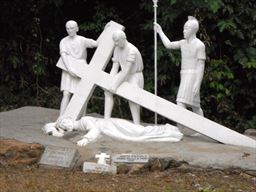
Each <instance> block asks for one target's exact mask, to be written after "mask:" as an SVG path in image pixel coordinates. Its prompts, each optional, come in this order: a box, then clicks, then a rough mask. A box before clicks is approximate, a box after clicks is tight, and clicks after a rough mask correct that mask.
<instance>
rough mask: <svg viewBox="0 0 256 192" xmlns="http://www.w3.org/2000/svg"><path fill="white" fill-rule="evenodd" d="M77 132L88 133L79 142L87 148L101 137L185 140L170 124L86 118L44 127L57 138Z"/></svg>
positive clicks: (65, 120) (142, 140)
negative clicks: (149, 124) (143, 124)
mask: <svg viewBox="0 0 256 192" xmlns="http://www.w3.org/2000/svg"><path fill="white" fill-rule="evenodd" d="M76 130H77V131H88V132H87V133H86V134H85V135H84V136H83V138H82V139H81V140H80V141H78V142H77V145H79V146H86V145H87V144H88V143H91V142H95V141H96V140H97V139H98V138H99V137H100V136H101V135H107V136H110V137H114V138H116V139H121V140H128V141H138V142H147V141H158V142H161V141H162V142H178V141H180V140H181V139H182V138H183V134H182V133H181V132H180V131H179V129H178V128H177V127H175V126H173V125H170V124H165V125H158V126H142V125H135V124H133V123H131V122H129V121H127V120H124V119H118V118H110V119H101V118H95V117H89V116H85V117H82V118H81V119H80V120H78V121H72V120H71V119H68V118H66V119H60V120H58V121H57V122H56V123H48V124H46V125H45V126H44V127H43V131H44V132H45V133H47V134H49V135H53V136H57V137H62V136H63V135H64V133H65V131H68V132H69V131H76Z"/></svg>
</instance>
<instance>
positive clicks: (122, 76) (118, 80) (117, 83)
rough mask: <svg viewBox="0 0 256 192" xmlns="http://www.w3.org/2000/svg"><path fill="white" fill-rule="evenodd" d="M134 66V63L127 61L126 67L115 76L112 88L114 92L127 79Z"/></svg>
mask: <svg viewBox="0 0 256 192" xmlns="http://www.w3.org/2000/svg"><path fill="white" fill-rule="evenodd" d="M131 68H132V63H131V62H129V61H127V62H126V64H125V68H124V69H122V70H121V71H120V72H119V73H117V75H116V76H115V78H114V79H115V80H114V82H113V84H112V86H111V88H110V90H111V91H112V92H115V91H116V90H117V88H118V87H119V86H120V85H121V84H122V83H123V82H124V81H125V79H126V78H127V76H128V75H129V74H130V71H131Z"/></svg>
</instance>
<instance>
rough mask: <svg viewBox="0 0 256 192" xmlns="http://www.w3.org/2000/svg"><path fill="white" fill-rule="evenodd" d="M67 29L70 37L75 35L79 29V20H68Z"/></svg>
mask: <svg viewBox="0 0 256 192" xmlns="http://www.w3.org/2000/svg"><path fill="white" fill-rule="evenodd" d="M66 30H67V33H68V35H69V36H70V37H74V36H75V35H76V34H77V32H78V30H79V28H78V25H77V22H75V21H73V20H70V21H68V22H66Z"/></svg>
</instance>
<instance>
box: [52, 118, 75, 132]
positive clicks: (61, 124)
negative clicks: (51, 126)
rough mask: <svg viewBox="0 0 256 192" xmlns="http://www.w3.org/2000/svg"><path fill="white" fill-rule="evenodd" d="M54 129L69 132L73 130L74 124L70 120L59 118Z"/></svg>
mask: <svg viewBox="0 0 256 192" xmlns="http://www.w3.org/2000/svg"><path fill="white" fill-rule="evenodd" d="M56 128H58V129H62V130H63V131H68V132H70V131H72V130H73V129H74V122H73V120H72V119H71V118H63V119H61V118H60V119H59V120H58V121H57V123H56Z"/></svg>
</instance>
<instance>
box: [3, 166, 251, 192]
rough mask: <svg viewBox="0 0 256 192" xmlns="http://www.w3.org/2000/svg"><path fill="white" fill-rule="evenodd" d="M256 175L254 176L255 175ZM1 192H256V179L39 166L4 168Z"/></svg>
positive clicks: (233, 173) (231, 173) (236, 174)
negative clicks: (92, 171) (87, 170)
mask: <svg viewBox="0 0 256 192" xmlns="http://www.w3.org/2000/svg"><path fill="white" fill-rule="evenodd" d="M253 174H254V173H253ZM0 183H1V192H7V191H8V192H16V191H17V192H23V191H24V192H30V191H31V192H35V191H36V192H41V191H42V192H64V191H65V192H80V191H81V192H82V191H83V192H96V191H99V192H110V191H116V192H119V191H120V192H123V191H128V192H135V191H138V192H143V191H145V192H151V191H152V192H158V191H159V192H160V191H161V192H172V191H177V192H182V191H190V192H194V191H197V192H228V191H230V192H242V191H246V192H253V191H256V177H255V175H254V176H253V175H252V174H250V172H245V171H241V170H225V171H223V170H210V169H209V170H206V169H188V168H175V169H169V170H166V171H163V172H160V171H155V172H142V173H136V174H117V175H110V174H87V173H83V172H82V171H79V170H73V171H69V170H63V169H62V170H58V169H43V168H38V167H37V166H26V167H24V166H22V167H3V166H1V167H0Z"/></svg>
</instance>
